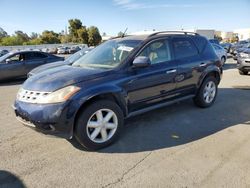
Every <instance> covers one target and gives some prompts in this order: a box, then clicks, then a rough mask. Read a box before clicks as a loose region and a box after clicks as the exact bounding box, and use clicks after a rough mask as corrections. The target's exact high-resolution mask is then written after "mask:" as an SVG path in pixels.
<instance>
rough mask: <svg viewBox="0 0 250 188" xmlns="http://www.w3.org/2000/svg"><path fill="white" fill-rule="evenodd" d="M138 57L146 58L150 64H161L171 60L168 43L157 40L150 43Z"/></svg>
mask: <svg viewBox="0 0 250 188" xmlns="http://www.w3.org/2000/svg"><path fill="white" fill-rule="evenodd" d="M139 56H145V57H148V58H149V59H150V61H151V64H157V63H163V62H167V61H170V60H171V52H170V42H169V41H167V40H159V41H155V42H152V43H150V44H149V45H148V46H147V47H146V48H144V50H143V51H142V52H141V53H140V55H139Z"/></svg>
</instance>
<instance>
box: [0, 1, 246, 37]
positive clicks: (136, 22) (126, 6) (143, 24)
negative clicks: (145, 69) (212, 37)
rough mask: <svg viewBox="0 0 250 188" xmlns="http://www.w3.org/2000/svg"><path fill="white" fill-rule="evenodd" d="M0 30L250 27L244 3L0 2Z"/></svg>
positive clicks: (221, 28) (222, 28)
mask: <svg viewBox="0 0 250 188" xmlns="http://www.w3.org/2000/svg"><path fill="white" fill-rule="evenodd" d="M0 12H1V16H0V27H2V28H3V29H4V30H5V31H7V32H8V33H9V34H13V33H14V31H16V30H22V31H24V32H26V33H28V34H30V33H31V32H37V33H41V32H42V31H44V30H53V31H55V32H60V31H62V30H64V29H65V27H67V26H68V20H69V19H71V18H78V19H80V20H81V21H82V22H83V24H84V25H86V26H92V25H94V26H97V27H98V28H99V30H100V33H101V34H102V33H103V32H105V33H106V34H108V35H117V33H118V32H119V31H124V30H125V29H126V28H128V33H132V32H136V31H143V30H153V29H155V30H180V29H216V30H220V31H233V30H235V29H239V28H250V0H154V1H153V0H60V1H59V0H0Z"/></svg>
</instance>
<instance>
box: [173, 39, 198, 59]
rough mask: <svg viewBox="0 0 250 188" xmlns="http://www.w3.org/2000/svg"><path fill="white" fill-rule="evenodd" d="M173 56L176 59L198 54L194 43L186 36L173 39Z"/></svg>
mask: <svg viewBox="0 0 250 188" xmlns="http://www.w3.org/2000/svg"><path fill="white" fill-rule="evenodd" d="M173 46H174V52H175V57H176V58H177V59H181V58H185V57H191V56H195V55H197V54H198V50H197V48H196V46H195V45H194V43H193V42H192V41H191V40H190V39H188V38H175V39H173Z"/></svg>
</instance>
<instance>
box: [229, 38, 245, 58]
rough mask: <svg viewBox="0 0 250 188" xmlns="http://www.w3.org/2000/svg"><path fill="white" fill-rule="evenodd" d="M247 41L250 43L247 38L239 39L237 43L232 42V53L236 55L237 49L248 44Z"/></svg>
mask: <svg viewBox="0 0 250 188" xmlns="http://www.w3.org/2000/svg"><path fill="white" fill-rule="evenodd" d="M247 43H249V41H247V40H242V41H239V42H237V43H235V44H232V46H231V52H230V53H231V54H232V55H236V53H237V49H239V48H241V47H243V46H244V45H245V44H247Z"/></svg>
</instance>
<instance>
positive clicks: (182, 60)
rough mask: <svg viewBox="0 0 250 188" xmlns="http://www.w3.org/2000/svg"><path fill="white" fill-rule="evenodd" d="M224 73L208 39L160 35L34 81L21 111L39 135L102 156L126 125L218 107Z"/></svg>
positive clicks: (101, 49) (124, 40) (111, 48)
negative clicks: (170, 109) (167, 112)
mask: <svg viewBox="0 0 250 188" xmlns="http://www.w3.org/2000/svg"><path fill="white" fill-rule="evenodd" d="M221 74H222V68H221V63H220V60H219V59H218V57H217V56H216V54H215V52H214V50H213V48H212V46H211V44H210V43H209V42H208V40H207V39H206V38H204V37H202V36H200V35H198V34H196V33H189V32H170V31H167V32H157V33H154V34H151V35H145V36H144V35H143V36H142V35H141V36H125V37H121V38H115V39H112V40H109V41H107V42H105V43H103V44H101V45H99V46H98V47H96V48H95V49H93V50H92V51H91V52H89V53H87V54H86V55H85V56H83V57H81V58H80V59H79V60H77V61H76V62H75V63H74V64H73V65H65V66H61V67H57V68H53V69H49V70H47V71H43V72H41V73H39V74H37V75H34V76H32V77H30V78H29V79H27V80H26V81H25V82H24V84H23V85H22V87H21V88H20V90H19V91H18V94H17V98H16V101H15V104H14V109H15V113H16V116H17V118H18V119H19V120H20V121H21V122H22V123H24V124H25V125H28V126H30V127H33V128H34V129H35V130H38V131H40V132H43V133H45V134H53V135H57V136H62V137H65V138H68V139H69V138H72V137H73V136H75V137H76V139H77V140H78V141H79V143H80V144H81V145H82V146H83V147H85V148H87V149H89V150H96V149H100V148H103V147H105V146H107V145H109V144H111V143H113V142H114V141H115V140H116V139H117V137H118V136H119V134H120V133H121V131H122V128H123V122H124V118H128V117H131V116H135V115H137V114H140V113H144V112H147V111H150V110H153V109H156V108H159V107H163V106H166V105H169V104H172V103H175V102H177V101H180V100H184V99H189V98H193V100H194V103H195V104H196V105H198V106H199V107H203V108H205V107H209V106H211V105H212V104H213V103H214V101H215V99H216V95H217V86H218V84H219V82H220V80H221Z"/></svg>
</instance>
